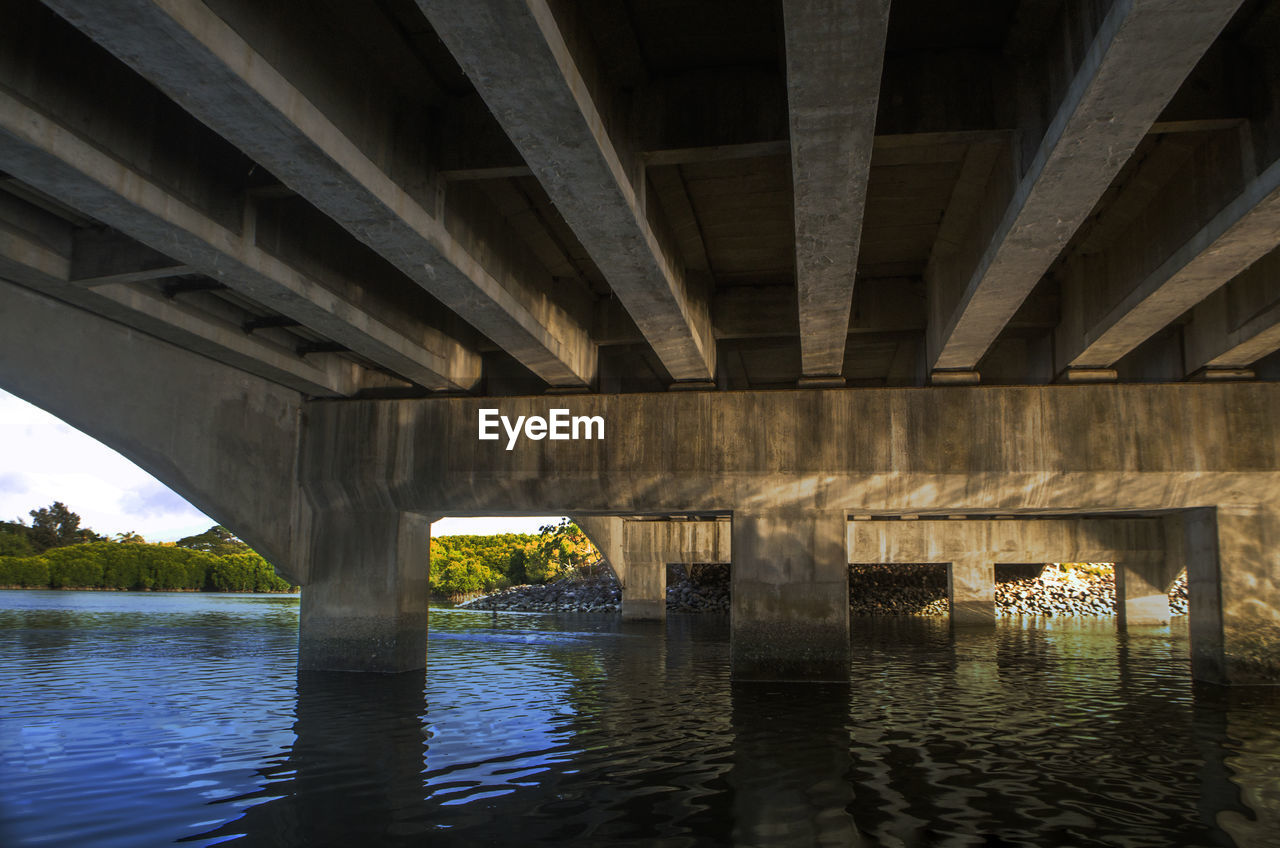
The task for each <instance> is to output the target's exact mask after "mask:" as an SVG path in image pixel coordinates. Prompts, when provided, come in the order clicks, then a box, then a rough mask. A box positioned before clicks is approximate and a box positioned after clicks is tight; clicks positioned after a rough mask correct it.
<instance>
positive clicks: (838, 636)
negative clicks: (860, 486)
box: [729, 509, 849, 680]
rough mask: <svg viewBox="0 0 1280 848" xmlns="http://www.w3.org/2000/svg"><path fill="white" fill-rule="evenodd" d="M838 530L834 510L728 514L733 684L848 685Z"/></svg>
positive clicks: (845, 581)
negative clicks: (840, 682) (828, 682)
mask: <svg viewBox="0 0 1280 848" xmlns="http://www.w3.org/2000/svg"><path fill="white" fill-rule="evenodd" d="M844 524H845V514H844V512H843V511H841V510H806V511H802V510H795V509H786V510H782V509H778V510H760V511H748V510H739V511H736V512H735V513H734V516H733V550H734V562H733V570H732V573H731V580H732V583H731V590H730V591H731V593H732V599H731V614H730V628H731V630H732V636H731V640H730V646H729V650H730V656H731V662H732V669H733V670H732V673H733V677H734V679H736V680H847V679H848V676H849V571H848V567H847V565H846V562H845V554H844V532H845V531H844Z"/></svg>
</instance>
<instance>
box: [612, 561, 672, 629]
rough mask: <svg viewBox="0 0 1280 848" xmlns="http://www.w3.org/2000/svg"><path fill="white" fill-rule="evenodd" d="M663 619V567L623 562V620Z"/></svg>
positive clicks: (665, 606)
mask: <svg viewBox="0 0 1280 848" xmlns="http://www.w3.org/2000/svg"><path fill="white" fill-rule="evenodd" d="M666 618H667V564H666V563H665V562H658V561H656V560H653V561H644V562H631V561H628V562H627V579H626V582H624V583H623V584H622V620H623V621H665V620H666Z"/></svg>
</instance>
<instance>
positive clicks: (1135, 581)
mask: <svg viewBox="0 0 1280 848" xmlns="http://www.w3.org/2000/svg"><path fill="white" fill-rule="evenodd" d="M1115 567H1116V622H1117V623H1118V624H1119V625H1120V626H1121V627H1130V626H1135V627H1137V626H1145V625H1155V624H1168V623H1169V583H1170V582H1171V578H1169V577H1168V575H1167V571H1168V569H1169V566H1168V564H1166V563H1160V562H1151V563H1132V562H1117V563H1116V564H1115Z"/></svg>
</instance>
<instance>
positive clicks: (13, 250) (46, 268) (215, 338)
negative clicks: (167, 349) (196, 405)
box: [0, 221, 404, 397]
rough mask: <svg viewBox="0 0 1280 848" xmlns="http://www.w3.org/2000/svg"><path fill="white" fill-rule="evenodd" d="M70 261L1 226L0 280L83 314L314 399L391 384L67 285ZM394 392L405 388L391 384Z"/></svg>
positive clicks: (111, 287)
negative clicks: (154, 338)
mask: <svg viewBox="0 0 1280 848" xmlns="http://www.w3.org/2000/svg"><path fill="white" fill-rule="evenodd" d="M74 264H75V263H74V260H73V259H68V258H67V257H64V256H62V255H61V254H59V253H58V252H57V251H55V250H53V249H52V248H50V247H48V246H47V245H44V244H41V243H39V242H37V241H36V240H35V239H34V238H32V237H31V236H30V235H29V234H27V233H23V232H21V231H19V230H17V229H16V228H14V227H12V226H11V225H10V224H8V223H6V222H3V221H0V279H6V280H11V281H13V282H15V283H18V284H20V285H23V286H26V287H27V288H31V289H34V290H36V291H39V292H41V293H43V294H47V295H50V296H52V297H55V298H57V299H59V300H61V301H64V302H66V303H69V304H71V305H73V306H77V307H79V308H82V309H86V310H88V311H90V312H93V313H95V314H97V315H101V316H103V317H104V318H108V319H110V320H113V321H117V322H119V323H121V324H123V325H125V326H128V327H133V328H136V329H138V330H141V331H142V332H144V333H149V334H150V335H152V336H155V337H156V338H158V339H161V340H163V341H167V342H169V343H171V344H174V345H177V346H179V347H182V348H185V349H187V350H190V351H193V352H195V353H199V354H202V355H204V356H208V357H209V358H211V359H214V360H216V361H218V362H222V363H225V364H227V365H230V366H231V367H233V368H239V369H240V370H243V371H246V372H248V373H250V374H255V375H257V376H259V377H262V378H264V379H267V380H270V381H272V382H274V383H279V384H280V385H282V386H287V387H289V388H291V389H294V390H295V391H298V392H301V393H303V394H306V395H310V396H313V397H343V396H349V395H352V394H354V393H356V392H357V391H359V390H360V389H361V388H372V387H381V386H385V385H387V384H389V383H392V381H391V380H389V379H388V378H386V377H384V376H383V375H381V374H369V373H368V372H367V370H366V369H364V368H362V367H361V366H359V365H357V364H356V363H354V362H350V361H345V360H341V359H337V358H335V357H325V358H324V359H323V360H321V362H320V363H317V362H315V361H312V360H308V359H304V358H303V357H300V356H298V355H297V354H296V353H295V352H293V351H292V350H289V349H287V348H284V347H281V346H280V345H276V344H272V343H270V342H268V341H265V340H263V339H262V338H259V337H255V336H251V335H248V334H246V333H244V332H242V331H241V329H240V327H239V326H238V325H237V324H234V323H231V322H228V321H223V320H219V319H218V318H216V317H214V316H212V315H209V314H207V313H204V312H202V311H200V310H198V309H195V308H192V307H191V306H189V305H187V304H183V303H179V302H177V301H174V300H169V299H167V298H165V297H163V296H161V295H160V294H159V293H158V292H155V291H150V290H148V289H147V288H145V287H144V286H140V285H137V284H129V283H103V284H99V285H98V286H97V287H95V288H94V289H92V290H87V289H83V288H81V287H80V286H79V284H78V283H76V282H73V281H71V280H69V279H68V274H69V273H70V269H71V268H72V267H73V266H74ZM394 384H395V385H399V386H403V385H404V384H403V383H399V382H398V381H395V383H394Z"/></svg>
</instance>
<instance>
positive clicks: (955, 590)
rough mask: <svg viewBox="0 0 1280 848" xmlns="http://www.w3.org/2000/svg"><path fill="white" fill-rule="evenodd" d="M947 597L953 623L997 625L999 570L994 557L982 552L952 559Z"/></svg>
mask: <svg viewBox="0 0 1280 848" xmlns="http://www.w3.org/2000/svg"><path fill="white" fill-rule="evenodd" d="M947 597H948V599H949V600H950V601H951V623H952V624H953V625H959V626H966V627H968V626H974V625H977V626H983V625H988V626H989V625H994V624H995V623H996V571H995V563H994V562H992V561H991V557H989V556H985V555H982V554H979V555H977V556H972V557H964V558H961V559H956V560H955V561H954V562H952V563H951V565H950V567H949V568H948V569H947Z"/></svg>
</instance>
